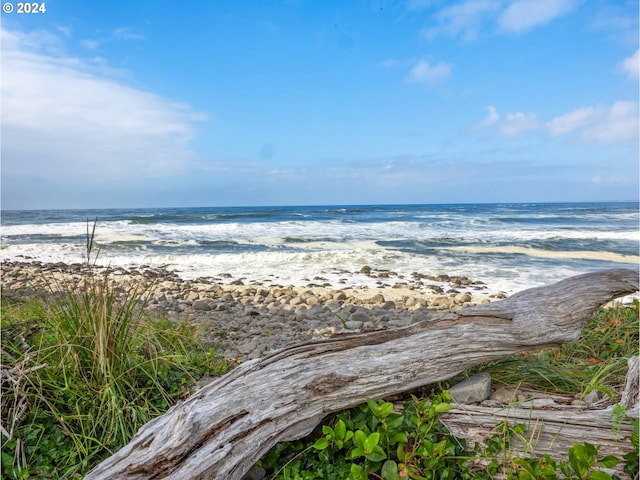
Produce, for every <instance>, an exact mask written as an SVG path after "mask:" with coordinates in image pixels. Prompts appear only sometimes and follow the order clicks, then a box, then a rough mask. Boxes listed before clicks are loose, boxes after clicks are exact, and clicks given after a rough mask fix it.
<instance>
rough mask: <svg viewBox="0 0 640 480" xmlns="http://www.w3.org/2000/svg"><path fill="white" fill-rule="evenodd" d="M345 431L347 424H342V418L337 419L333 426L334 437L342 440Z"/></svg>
mask: <svg viewBox="0 0 640 480" xmlns="http://www.w3.org/2000/svg"><path fill="white" fill-rule="evenodd" d="M346 432H347V426H346V425H345V424H344V422H343V421H342V420H338V423H336V427H335V434H336V437H335V438H339V439H340V440H344V436H345V434H346Z"/></svg>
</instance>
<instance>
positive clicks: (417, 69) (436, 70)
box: [407, 60, 452, 85]
mask: <svg viewBox="0 0 640 480" xmlns="http://www.w3.org/2000/svg"><path fill="white" fill-rule="evenodd" d="M451 68H452V67H451V65H450V64H449V63H446V62H438V63H437V64H435V65H432V64H430V63H429V62H427V61H426V60H419V61H418V63H416V64H415V65H414V67H413V68H412V69H411V71H410V72H409V75H408V76H407V81H408V82H411V83H421V84H423V85H433V84H434V83H436V82H438V81H439V80H443V79H445V78H447V77H448V76H449V75H451Z"/></svg>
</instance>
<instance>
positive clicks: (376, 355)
mask: <svg viewBox="0 0 640 480" xmlns="http://www.w3.org/2000/svg"><path fill="white" fill-rule="evenodd" d="M637 290H638V274H637V273H636V272H633V271H631V270H625V269H615V270H607V271H603V272H596V273H591V274H585V275H579V276H576V277H572V278H569V279H567V280H563V281H561V282H558V283H556V284H554V285H550V286H547V287H541V288H534V289H530V290H526V291H523V292H520V293H518V294H515V295H513V296H512V297H510V298H508V299H506V300H503V301H500V302H495V303H493V304H485V305H480V306H476V307H471V308H467V309H464V310H462V311H460V312H458V313H456V314H453V313H447V314H443V315H442V317H441V318H439V319H436V320H433V321H428V322H422V323H419V324H415V325H412V326H410V327H406V328H402V329H395V330H380V331H374V332H369V333H361V334H351V335H340V336H337V337H333V338H330V339H326V340H320V341H313V342H309V343H305V344H301V345H298V346H293V347H290V348H287V349H285V350H282V351H280V352H276V353H274V354H272V355H270V356H267V357H265V358H262V359H259V360H252V361H248V362H245V363H243V364H242V365H240V366H239V367H237V368H236V369H234V370H233V371H231V372H229V373H228V374H227V375H225V376H223V377H220V378H219V379H216V380H214V381H213V382H212V383H210V384H209V385H207V386H205V387H203V388H202V389H200V390H199V391H197V392H196V393H195V394H193V395H192V396H191V397H190V398H188V399H187V400H186V401H184V402H183V403H181V404H179V405H176V406H175V407H173V408H171V409H170V410H169V411H168V412H167V413H166V414H165V415H163V416H161V417H158V418H156V419H154V420H152V421H151V422H149V423H148V424H146V425H145V426H143V427H142V428H141V429H140V430H139V431H138V433H137V434H136V435H135V436H134V438H133V439H132V440H131V442H130V443H129V444H128V445H126V446H125V447H124V448H122V449H121V450H120V451H118V452H117V453H115V454H114V455H113V456H111V457H110V458H108V459H106V460H105V461H104V462H102V463H101V464H100V465H98V466H97V467H96V468H95V469H94V470H93V471H92V472H90V473H89V474H88V475H87V477H86V478H87V479H94V480H95V479H112V478H118V479H150V478H158V479H159V478H163V479H176V480H177V479H184V478H191V479H205V478H206V479H230V480H233V479H240V478H241V477H242V476H243V474H244V473H245V472H246V471H247V470H249V468H251V466H252V465H253V464H254V463H255V462H256V461H257V460H258V459H259V458H260V457H261V456H262V455H263V454H264V453H266V452H267V451H268V450H269V449H270V448H272V447H273V446H274V445H275V444H276V443H278V442H281V441H286V440H292V439H296V438H301V437H304V436H305V435H307V434H309V433H310V432H311V430H312V429H313V428H314V427H315V426H316V425H317V424H318V423H319V422H320V421H321V420H322V419H323V418H324V417H325V416H326V415H327V414H329V413H332V412H336V411H340V410H343V409H346V408H349V407H352V406H355V405H358V404H360V403H362V402H364V401H365V400H366V399H367V398H369V397H370V398H382V397H385V396H389V395H393V394H397V393H401V392H406V391H410V390H413V389H416V388H417V387H420V386H423V385H426V384H429V383H433V382H438V381H441V380H445V379H447V378H450V377H452V376H454V375H456V374H458V373H460V372H462V371H463V370H465V369H467V368H469V367H471V366H474V365H477V364H480V363H484V362H487V361H490V360H494V359H497V358H501V357H504V356H508V355H513V354H515V353H518V352H521V351H524V350H527V349H531V348H540V347H546V346H553V345H559V344H562V343H567V342H573V341H576V340H577V339H578V337H579V335H580V330H581V328H582V327H583V326H584V324H585V322H586V321H587V320H588V319H589V317H590V315H591V314H592V312H593V311H594V310H595V309H596V308H597V307H598V306H599V305H602V304H604V303H606V302H608V301H610V300H612V299H614V298H617V297H620V296H623V295H627V294H630V293H634V292H636V291H637Z"/></svg>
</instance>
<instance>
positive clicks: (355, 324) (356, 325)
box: [345, 320, 364, 330]
mask: <svg viewBox="0 0 640 480" xmlns="http://www.w3.org/2000/svg"><path fill="white" fill-rule="evenodd" d="M362 325H364V322H361V321H358V320H348V321H346V322H345V326H346V327H347V329H349V330H360V329H361V328H362Z"/></svg>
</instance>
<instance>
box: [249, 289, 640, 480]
mask: <svg viewBox="0 0 640 480" xmlns="http://www.w3.org/2000/svg"><path fill="white" fill-rule="evenodd" d="M639 310H640V309H639V304H638V301H634V302H633V303H632V304H631V305H629V306H620V305H618V306H614V307H610V308H600V309H598V310H597V311H596V312H595V313H594V315H593V317H592V318H591V319H590V321H589V322H588V323H587V325H586V326H585V328H584V329H583V332H582V335H581V337H580V339H579V341H578V342H577V343H575V344H569V345H563V346H561V347H556V348H552V349H544V350H541V351H537V352H533V353H527V354H522V355H518V356H516V357H510V358H505V359H503V360H499V361H496V362H491V363H490V364H486V365H482V366H479V367H476V368H474V369H472V370H470V371H468V372H466V373H465V375H466V376H470V375H471V374H473V373H475V372H477V371H490V372H491V375H492V377H493V378H494V380H496V381H497V382H498V383H501V384H504V385H506V386H510V387H516V388H517V387H521V386H523V385H525V386H527V387H529V388H537V389H540V390H543V391H547V392H553V393H565V394H576V395H577V394H579V395H581V396H584V395H585V394H587V393H588V392H589V391H592V390H598V391H600V392H602V393H603V394H605V395H606V396H608V397H610V399H611V400H612V401H617V400H618V399H619V394H620V392H621V390H622V388H623V385H624V381H625V376H626V373H627V359H628V358H629V357H631V356H634V355H638V354H639V347H638V343H639V342H638V337H639V335H638V313H639ZM446 387H447V384H446V383H444V384H441V385H439V388H440V389H441V391H440V393H438V391H439V390H438V388H435V389H433V388H432V389H431V390H430V391H429V392H426V393H425V394H426V395H428V396H427V397H426V398H422V399H418V398H416V397H412V399H411V400H410V401H409V402H408V403H407V404H406V405H405V406H404V408H403V409H402V411H401V412H394V411H393V409H394V407H393V405H392V404H391V403H387V402H383V401H378V402H374V401H372V400H368V402H367V404H365V405H362V406H360V407H356V408H354V409H351V410H347V411H344V412H340V413H338V414H337V415H334V416H332V417H330V418H329V419H328V420H327V423H325V424H324V425H323V426H322V427H321V428H322V434H321V436H320V437H319V438H317V436H318V435H319V432H318V433H317V434H316V436H313V435H312V436H310V437H309V438H306V439H302V440H298V441H295V442H285V443H281V444H278V445H276V446H275V447H274V448H273V449H272V450H271V451H270V452H268V453H267V454H266V455H265V456H264V457H263V458H262V460H261V462H260V464H261V465H262V466H263V468H266V469H267V470H268V471H269V472H270V476H269V477H268V478H273V479H285V480H314V479H320V478H344V479H355V480H357V479H367V478H378V479H384V480H396V479H408V478H411V479H414V480H423V479H440V478H445V479H446V478H451V479H453V478H455V479H470V478H474V479H481V480H482V479H491V478H497V477H500V478H505V479H507V480H511V479H513V480H516V479H517V480H529V479H531V480H533V479H548V480H555V479H561V478H562V479H569V480H582V479H587V478H589V479H594V480H608V479H611V480H615V479H617V478H618V477H617V476H615V475H610V474H609V473H606V472H605V471H603V470H602V469H607V468H612V467H615V466H616V465H618V464H620V463H622V465H623V470H624V472H625V473H626V474H628V475H629V478H631V479H635V480H637V479H638V478H639V474H638V455H639V453H640V445H639V438H638V425H639V422H638V419H631V423H632V425H633V435H632V437H631V443H632V451H630V452H629V453H628V454H626V455H625V456H624V457H623V458H617V457H614V456H612V455H606V454H605V452H600V448H599V447H598V446H596V445H592V444H590V443H588V442H583V443H576V444H575V445H573V446H572V447H571V448H570V449H569V450H568V452H566V460H562V461H557V460H554V459H553V458H551V457H550V456H549V455H543V456H542V457H540V458H537V457H531V458H522V457H512V456H511V454H510V452H509V445H510V441H511V440H512V439H513V438H515V437H516V436H517V437H518V438H520V439H522V438H523V437H522V434H523V432H524V426H523V425H511V426H510V425H508V424H507V423H505V422H503V423H501V424H499V425H497V426H496V434H495V435H494V436H493V437H491V438H489V439H488V440H487V441H486V442H485V444H484V445H477V444H476V445H473V446H471V445H466V443H465V441H464V440H463V439H458V438H455V437H453V436H452V435H451V434H450V433H449V432H448V431H447V429H446V427H444V425H442V424H441V423H439V421H438V419H439V416H440V415H441V413H442V412H444V411H446V410H447V409H448V408H449V407H450V406H449V404H448V394H447V392H446ZM442 389H445V390H442ZM616 415H617V416H618V417H620V418H619V420H621V419H622V417H623V416H624V412H623V411H622V412H619V411H617V409H615V408H614V416H616ZM615 420H616V418H614V428H615Z"/></svg>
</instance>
